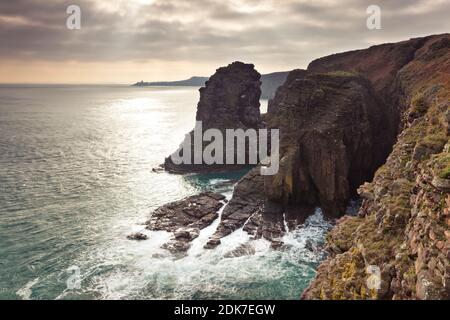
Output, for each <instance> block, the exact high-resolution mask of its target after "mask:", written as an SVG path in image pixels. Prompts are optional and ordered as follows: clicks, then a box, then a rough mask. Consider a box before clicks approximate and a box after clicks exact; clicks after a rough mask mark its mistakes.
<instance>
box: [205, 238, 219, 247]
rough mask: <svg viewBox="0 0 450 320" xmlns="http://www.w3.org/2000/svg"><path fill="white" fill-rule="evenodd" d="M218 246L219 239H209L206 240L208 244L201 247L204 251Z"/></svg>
mask: <svg viewBox="0 0 450 320" xmlns="http://www.w3.org/2000/svg"><path fill="white" fill-rule="evenodd" d="M219 244H220V239H217V238H211V239H209V240H208V242H207V243H206V244H205V245H204V246H203V248H205V249H214V248H215V247H217V246H218V245H219Z"/></svg>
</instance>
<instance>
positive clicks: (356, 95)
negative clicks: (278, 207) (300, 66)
mask: <svg viewBox="0 0 450 320" xmlns="http://www.w3.org/2000/svg"><path fill="white" fill-rule="evenodd" d="M294 75H295V74H293V76H290V77H289V79H288V81H286V82H285V84H284V85H283V86H282V87H280V89H279V90H278V91H277V94H276V96H275V98H274V99H273V100H272V101H271V102H270V112H269V114H268V116H267V124H268V126H269V127H270V128H279V129H280V137H281V141H280V146H281V147H280V154H281V159H280V171H279V173H278V174H276V175H274V176H266V177H265V193H266V195H267V197H268V198H269V199H270V200H272V201H275V202H278V203H283V204H284V205H285V206H288V205H289V204H306V205H310V206H317V207H321V208H322V210H323V211H324V212H325V213H326V214H327V215H335V216H336V215H342V214H344V213H345V208H346V206H347V203H348V201H349V200H350V199H351V198H352V197H353V196H355V194H356V189H357V188H358V186H360V185H361V184H362V183H363V182H365V181H370V180H371V179H372V177H373V173H374V172H375V170H376V169H377V168H378V167H379V166H380V165H381V164H382V163H383V162H384V160H385V159H386V157H387V155H388V153H389V151H390V148H391V144H390V139H386V138H385V137H386V135H387V132H386V131H385V130H379V128H381V127H382V126H383V125H384V124H385V123H386V121H387V119H388V115H389V114H388V113H387V112H386V111H385V109H384V106H383V105H382V103H381V102H380V101H379V100H378V99H377V97H376V96H375V93H374V91H373V90H372V86H371V84H370V82H369V81H368V80H367V79H365V78H363V77H362V76H360V75H358V74H355V73H351V72H330V73H318V74H308V75H305V74H304V73H303V72H297V75H298V77H296V76H294Z"/></svg>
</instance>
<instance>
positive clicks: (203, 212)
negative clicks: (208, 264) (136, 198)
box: [147, 192, 225, 253]
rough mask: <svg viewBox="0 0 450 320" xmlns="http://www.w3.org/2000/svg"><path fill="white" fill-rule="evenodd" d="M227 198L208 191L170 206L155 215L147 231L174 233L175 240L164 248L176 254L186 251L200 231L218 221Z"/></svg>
mask: <svg viewBox="0 0 450 320" xmlns="http://www.w3.org/2000/svg"><path fill="white" fill-rule="evenodd" d="M224 199H225V197H224V196H223V195H221V194H218V193H212V192H205V193H201V194H199V195H195V196H191V197H188V198H185V199H183V200H179V201H175V202H172V203H169V204H166V205H164V206H162V207H159V208H158V209H156V210H155V211H154V212H153V214H152V216H151V218H150V220H149V221H148V222H147V229H149V230H153V231H161V230H163V231H168V232H173V233H174V237H173V239H172V240H171V241H170V242H169V243H167V244H165V245H164V248H165V249H168V250H169V251H172V252H174V253H177V252H185V251H187V250H188V249H189V247H190V242H191V241H192V240H194V239H195V238H197V237H198V235H199V233H200V230H202V229H204V228H205V227H207V226H209V225H210V224H211V223H212V222H213V221H214V220H215V219H217V218H218V216H219V214H218V211H219V209H220V208H221V207H222V206H223V205H224V201H223V200H224Z"/></svg>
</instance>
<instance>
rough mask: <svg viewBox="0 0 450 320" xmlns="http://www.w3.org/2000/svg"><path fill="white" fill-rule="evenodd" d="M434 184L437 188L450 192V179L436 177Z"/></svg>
mask: <svg viewBox="0 0 450 320" xmlns="http://www.w3.org/2000/svg"><path fill="white" fill-rule="evenodd" d="M432 184H433V186H434V187H435V188H436V189H439V190H440V191H442V192H447V193H450V179H442V178H440V177H434V178H433V182H432Z"/></svg>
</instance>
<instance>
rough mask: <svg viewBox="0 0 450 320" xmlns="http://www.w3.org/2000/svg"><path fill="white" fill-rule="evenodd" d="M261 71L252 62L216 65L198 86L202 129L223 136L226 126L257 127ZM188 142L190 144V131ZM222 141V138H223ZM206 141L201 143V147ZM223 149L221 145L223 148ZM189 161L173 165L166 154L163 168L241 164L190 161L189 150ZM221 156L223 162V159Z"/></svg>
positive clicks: (177, 169)
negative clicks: (202, 85) (209, 75)
mask: <svg viewBox="0 0 450 320" xmlns="http://www.w3.org/2000/svg"><path fill="white" fill-rule="evenodd" d="M260 78H261V75H260V74H259V73H258V72H257V71H256V70H255V68H254V65H253V64H245V63H242V62H233V63H232V64H230V65H228V66H227V67H223V68H219V69H217V71H216V73H215V74H214V75H213V76H212V77H211V78H210V79H209V80H208V81H207V82H206V85H205V87H202V88H200V101H199V103H198V106H197V116H196V120H197V121H201V122H202V130H203V131H205V130H207V129H218V130H220V131H221V132H222V133H223V137H225V130H226V129H243V130H246V129H249V128H254V129H256V128H259V127H260V125H261V116H260V109H259V107H260V103H259V99H260V96H261V89H260V85H261V81H260ZM190 135H191V143H192V144H193V141H194V139H193V133H192V132H191V133H190ZM224 143H225V141H224ZM207 145H208V143H204V144H203V148H204V147H206V146H207ZM224 150H225V149H224ZM191 154H192V161H191V164H180V165H176V164H174V163H173V161H172V159H171V157H167V158H166V160H165V162H164V168H165V169H166V170H167V171H170V172H173V173H186V172H209V171H217V170H220V171H223V170H231V169H240V168H242V165H237V164H236V165H231V164H230V165H206V164H204V163H200V164H194V158H193V157H194V152H193V150H192V152H191ZM225 160H226V159H225V156H224V159H223V161H222V162H223V163H226V161H225Z"/></svg>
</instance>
